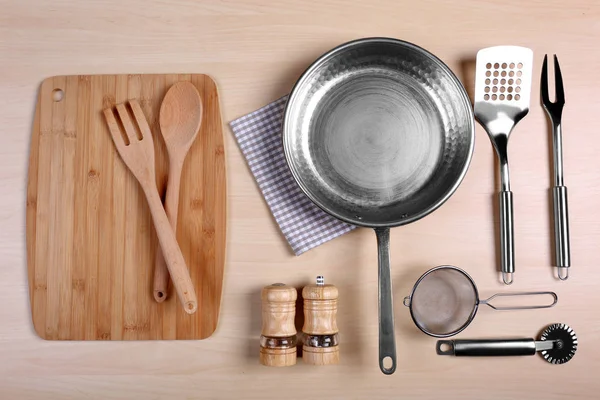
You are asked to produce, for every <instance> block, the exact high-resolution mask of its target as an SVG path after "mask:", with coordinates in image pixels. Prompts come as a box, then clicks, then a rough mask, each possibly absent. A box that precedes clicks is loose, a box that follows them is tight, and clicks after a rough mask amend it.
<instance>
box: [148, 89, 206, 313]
mask: <svg viewBox="0 0 600 400" xmlns="http://www.w3.org/2000/svg"><path fill="white" fill-rule="evenodd" d="M159 122H160V130H161V132H162V136H163V138H164V139H165V144H166V145H167V153H168V154H169V177H168V179H169V180H168V182H167V194H166V198H165V211H166V213H167V217H168V218H169V222H170V223H171V227H172V229H173V232H175V234H177V233H176V232H177V213H178V211H179V210H178V208H179V187H180V182H181V170H182V169H183V162H184V160H185V157H186V155H187V153H188V151H189V150H190V147H191V146H192V143H193V142H194V139H196V136H197V135H198V131H199V130H200V124H201V123H202V99H201V98H200V94H199V93H198V90H197V89H196V87H195V86H194V85H193V84H192V83H190V82H177V83H176V84H174V85H173V86H171V88H170V89H169V91H168V92H167V94H166V95H165V98H164V99H163V102H162V104H161V106H160V116H159ZM168 285H169V271H168V269H167V265H166V263H165V259H164V257H163V254H162V251H161V249H160V247H159V248H158V249H157V250H156V260H155V268H154V299H155V300H156V301H157V302H159V303H160V302H163V301H165V299H166V298H167V286H168Z"/></svg>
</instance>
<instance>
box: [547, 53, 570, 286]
mask: <svg viewBox="0 0 600 400" xmlns="http://www.w3.org/2000/svg"><path fill="white" fill-rule="evenodd" d="M554 87H555V91H556V99H555V101H554V102H551V101H550V96H549V95H548V56H544V64H543V66H542V81H541V84H540V88H541V95H542V105H543V106H544V109H545V110H546V113H547V114H548V117H549V118H550V121H551V122H552V147H553V150H554V187H553V188H552V197H553V203H554V246H555V253H554V260H555V265H556V266H557V267H558V277H559V278H560V279H561V280H566V279H567V278H568V277H569V267H570V266H571V254H570V250H569V211H568V207H567V187H566V186H565V184H564V178H563V160H562V127H561V119H562V110H563V106H564V105H565V91H564V88H563V81H562V74H561V73H560V66H559V65H558V58H556V55H555V56H554Z"/></svg>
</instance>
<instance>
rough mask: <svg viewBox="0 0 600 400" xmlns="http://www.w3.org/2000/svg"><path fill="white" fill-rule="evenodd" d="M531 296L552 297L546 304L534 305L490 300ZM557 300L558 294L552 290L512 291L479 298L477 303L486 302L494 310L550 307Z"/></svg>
mask: <svg viewBox="0 0 600 400" xmlns="http://www.w3.org/2000/svg"><path fill="white" fill-rule="evenodd" d="M531 296H550V297H551V298H552V302H551V303H546V304H537V305H536V304H534V305H526V306H501V305H498V306H496V305H494V304H492V303H491V302H492V301H493V300H494V299H498V298H501V297H531ZM557 302H558V296H557V295H556V293H554V292H513V293H496V294H495V295H493V296H492V297H489V298H487V299H485V300H480V301H479V304H486V305H488V306H490V307H492V308H493V309H494V310H501V311H504V310H532V309H538V308H550V307H554V305H555V304H556V303H557Z"/></svg>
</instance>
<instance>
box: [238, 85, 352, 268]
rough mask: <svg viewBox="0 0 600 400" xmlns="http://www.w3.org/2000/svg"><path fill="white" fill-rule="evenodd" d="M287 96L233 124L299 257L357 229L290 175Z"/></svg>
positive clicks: (286, 236) (287, 237)
mask: <svg viewBox="0 0 600 400" xmlns="http://www.w3.org/2000/svg"><path fill="white" fill-rule="evenodd" d="M286 101H287V96H284V97H282V98H280V99H279V100H276V101H274V102H273V103H271V104H269V105H267V106H265V107H263V108H260V109H258V110H256V111H254V112H252V113H250V114H248V115H245V116H243V117H241V118H238V119H236V120H235V121H232V122H230V123H229V126H231V129H232V130H233V134H234V135H235V138H236V139H237V142H238V144H239V146H240V149H241V150H242V153H243V154H244V157H246V161H247V162H248V165H249V166H250V171H252V174H253V175H254V178H255V179H256V182H257V183H258V187H259V188H260V191H261V192H262V194H263V196H264V197H265V200H266V201H267V204H268V206H269V208H270V209H271V213H272V214H273V216H274V217H275V221H276V222H277V224H278V225H279V228H280V229H281V232H283V235H284V236H285V238H286V239H287V241H288V243H289V244H290V246H292V250H293V252H294V253H295V254H296V255H297V256H298V255H300V254H302V253H304V252H305V251H307V250H310V249H312V248H313V247H317V246H318V245H320V244H323V243H325V242H327V241H328V240H331V239H334V238H336V237H338V236H340V235H343V234H345V233H347V232H350V231H351V230H352V229H354V228H355V226H353V225H348V224H346V223H344V222H342V221H340V220H338V219H336V218H334V217H332V216H331V215H329V214H327V213H325V212H324V211H323V210H321V209H320V208H319V207H317V206H316V205H315V204H314V203H313V202H312V201H311V200H310V199H309V198H308V197H307V196H306V195H305V194H304V193H303V192H302V190H301V189H300V187H299V186H298V184H297V183H296V181H295V180H294V177H293V176H292V173H291V172H290V170H289V168H288V166H287V162H286V160H285V155H284V153H283V142H282V139H281V123H282V119H283V111H284V109H285V103H286Z"/></svg>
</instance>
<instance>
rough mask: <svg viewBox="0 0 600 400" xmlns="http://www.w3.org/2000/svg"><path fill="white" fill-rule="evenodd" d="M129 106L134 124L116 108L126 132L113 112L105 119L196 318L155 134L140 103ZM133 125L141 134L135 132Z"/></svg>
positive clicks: (175, 283) (186, 306)
mask: <svg viewBox="0 0 600 400" xmlns="http://www.w3.org/2000/svg"><path fill="white" fill-rule="evenodd" d="M129 105H130V107H131V113H132V114H133V119H134V120H135V122H134V121H132V120H131V117H130V115H129V111H128V110H127V106H126V104H118V105H117V106H116V112H117V115H118V118H119V119H120V120H121V123H122V124H123V128H124V130H125V132H121V129H120V127H119V124H118V123H117V119H116V118H115V114H114V111H113V109H112V108H107V109H105V110H104V117H105V118H106V123H107V124H108V128H109V130H110V134H111V136H112V138H113V142H115V147H116V148H117V151H118V152H119V154H120V155H121V158H122V159H123V161H124V162H125V165H127V168H129V170H130V171H131V173H132V174H133V175H134V176H135V177H136V179H137V180H138V182H139V183H140V186H141V187H142V189H143V190H144V194H145V195H146V199H147V201H148V206H149V207H150V213H151V214H152V219H153V221H154V227H155V229H156V234H157V236H158V241H159V242H160V247H161V248H162V252H163V256H164V258H165V261H166V263H167V268H168V270H169V274H170V275H171V279H172V281H173V286H174V287H175V291H176V292H177V295H178V296H179V300H180V301H181V303H182V304H183V308H184V310H185V311H186V312H187V313H188V314H193V313H194V312H196V310H197V308H198V301H197V299H196V292H195V291H194V285H193V283H192V280H191V278H190V274H189V272H188V268H187V266H186V265H185V259H184V258H183V254H181V249H180V248H179V245H178V244H177V238H176V237H175V233H174V232H173V230H172V229H171V224H170V223H169V220H168V218H167V214H166V213H165V209H164V208H163V205H162V202H161V200H160V196H159V195H158V189H157V188H156V180H155V167H154V141H153V140H152V133H151V131H150V127H149V126H148V121H147V120H146V117H145V116H144V112H143V111H142V108H141V107H140V105H139V103H138V102H137V100H130V101H129ZM134 124H136V125H137V127H138V128H139V130H136V128H135V126H134Z"/></svg>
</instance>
